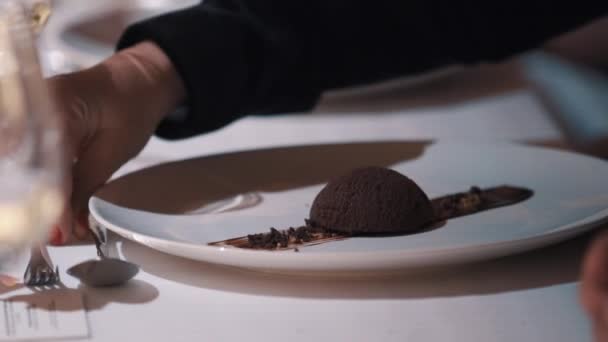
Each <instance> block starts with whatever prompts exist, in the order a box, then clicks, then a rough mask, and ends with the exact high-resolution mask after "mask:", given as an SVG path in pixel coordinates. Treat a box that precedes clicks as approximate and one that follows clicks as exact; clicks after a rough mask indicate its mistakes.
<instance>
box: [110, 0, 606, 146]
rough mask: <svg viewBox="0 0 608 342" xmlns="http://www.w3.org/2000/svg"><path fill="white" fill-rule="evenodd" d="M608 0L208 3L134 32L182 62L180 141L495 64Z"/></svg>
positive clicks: (172, 128)
mask: <svg viewBox="0 0 608 342" xmlns="http://www.w3.org/2000/svg"><path fill="white" fill-rule="evenodd" d="M607 7H608V3H606V2H595V1H591V0H581V1H579V2H577V3H576V4H572V3H566V4H563V3H559V2H558V3H554V2H551V1H548V0H531V1H528V2H526V3H525V4H524V3H522V4H521V5H519V3H515V4H513V3H510V2H494V1H482V0H476V1H469V2H466V3H454V2H453V1H449V0H435V1H427V0H424V1H423V0H412V1H393V0H377V1H370V0H367V1H363V0H330V1H326V0H311V1H282V0H206V1H205V2H204V3H202V4H200V5H198V6H196V7H193V8H190V9H186V10H183V11H179V12H176V13H171V14H168V15H165V16H162V17H159V18H153V19H151V20H149V21H146V22H143V23H140V24H138V25H135V26H133V27H131V28H130V29H129V30H128V31H127V33H126V34H125V36H123V39H122V40H121V42H120V44H119V46H120V47H121V48H124V47H126V46H130V45H132V44H134V43H136V42H138V41H141V40H146V39H151V40H153V41H155V42H156V43H157V44H158V45H159V46H160V47H161V48H162V49H163V50H164V51H165V52H166V53H167V55H168V56H169V57H170V58H171V60H172V61H174V64H175V66H176V69H177V71H178V73H180V75H181V77H182V79H183V80H184V84H185V87H186V90H187V94H188V96H187V100H188V105H189V107H190V114H189V115H188V117H187V118H186V120H184V121H183V122H182V123H180V124H172V123H167V122H164V123H163V124H161V130H160V131H159V133H160V134H161V135H163V136H165V137H169V138H180V137H186V136H189V135H193V134H197V133H202V132H204V131H209V130H212V129H216V128H219V127H221V126H223V125H225V124H227V123H229V122H230V121H232V120H234V119H236V118H238V117H240V116H243V115H247V114H258V113H273V112H289V111H301V110H307V109H309V108H311V107H312V106H313V105H314V103H315V102H316V100H317V99H318V97H319V95H320V94H321V93H322V92H323V91H325V90H327V89H332V88H336V87H344V86H350V85H357V84H361V83H368V82H373V81H379V80H383V79H387V78H391V77H397V76H401V75H406V74H412V73H417V72H423V71H426V70H429V69H431V68H434V67H439V66H443V65H446V64H453V63H477V62H481V61H493V60H498V59H501V58H505V57H508V56H510V55H513V54H516V53H519V52H522V51H525V50H527V49H530V48H533V47H536V46H538V45H539V44H541V43H542V42H543V41H544V40H546V39H548V38H550V37H552V36H554V35H557V34H559V33H562V32H565V31H568V30H571V29H574V28H576V27H577V26H578V25H581V24H583V23H585V22H586V21H588V20H591V19H593V18H595V17H599V16H601V15H602V14H604V13H606V11H607Z"/></svg>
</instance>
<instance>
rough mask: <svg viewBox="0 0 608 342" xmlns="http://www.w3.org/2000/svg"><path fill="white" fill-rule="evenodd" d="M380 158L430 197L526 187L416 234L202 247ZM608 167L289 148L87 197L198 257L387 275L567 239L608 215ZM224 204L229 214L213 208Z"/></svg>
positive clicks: (410, 149) (420, 146)
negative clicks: (294, 245)
mask: <svg viewBox="0 0 608 342" xmlns="http://www.w3.org/2000/svg"><path fill="white" fill-rule="evenodd" d="M366 165H378V166H387V167H390V168H392V169H395V170H397V171H399V172H401V173H403V174H406V175H408V176H409V177H410V178H412V179H414V180H415V181H416V182H417V183H418V184H419V185H420V186H421V187H422V189H424V190H425V191H426V192H427V194H428V195H429V197H431V198H433V197H436V196H440V195H444V194H447V193H452V192H458V191H463V190H467V189H468V188H469V187H470V186H472V185H478V186H481V187H489V186H496V185H502V184H510V185H516V186H523V187H527V188H530V189H533V190H534V192H535V194H534V196H533V197H532V198H530V199H528V200H527V201H525V202H522V203H519V204H517V205H513V206H509V207H503V208H498V209H493V210H490V211H486V212H482V213H478V214H475V215H471V216H466V217H461V218H457V219H451V220H449V221H448V222H447V223H446V224H445V225H443V226H441V227H439V228H436V229H433V230H428V231H425V232H422V233H418V234H412V235H400V236H383V237H357V238H350V239H346V240H343V241H334V242H329V243H324V244H320V245H316V246H309V247H305V248H301V249H300V251H299V253H295V252H294V251H283V252H270V251H253V250H243V249H237V248H221V247H214V246H209V245H207V244H208V243H209V242H214V241H218V240H224V239H229V238H233V237H238V236H244V235H247V234H251V233H258V232H264V231H267V230H268V228H269V227H277V228H287V227H289V226H296V225H299V224H301V223H302V222H303V220H304V218H306V217H308V211H309V209H310V204H311V202H312V201H313V199H314V197H315V195H316V193H317V192H318V191H319V190H320V189H321V188H322V186H323V184H324V183H326V182H327V180H329V179H330V178H331V177H334V176H336V175H339V174H342V173H344V172H347V171H348V170H350V169H352V168H355V167H360V166H366ZM607 174H608V163H606V162H604V161H601V160H597V159H594V158H590V157H586V156H582V155H578V154H574V153H568V152H562V151H557V150H549V149H543V148H538V147H527V146H519V145H492V144H467V143H432V142H376V143H357V144H340V145H315V146H299V147H284V148H276V149H268V150H255V151H245V152H238V153H232V154H223V155H215V156H208V157H202V158H196V159H190V160H184V161H179V162H174V163H168V164H163V165H159V166H155V167H152V168H149V169H145V170H141V171H138V172H135V173H133V174H130V175H127V176H125V177H122V178H120V179H117V180H115V181H113V182H111V183H110V184H108V185H107V186H106V187H105V188H104V189H102V191H101V192H99V193H98V195H97V196H95V197H93V198H92V199H91V201H90V203H89V206H90V210H91V214H92V216H93V218H94V219H95V220H96V221H97V222H98V223H100V224H101V225H103V226H105V227H106V228H108V229H110V230H112V231H114V232H116V233H118V234H119V235H121V236H123V237H125V238H127V239H131V240H134V241H137V242H139V243H141V244H144V245H146V246H149V247H151V248H154V249H157V250H160V251H163V252H166V253H169V254H173V255H177V256H182V257H186V258H191V259H195V260H201V261H206V262H211V263H217V264H224V265H231V266H237V267H245V268H254V269H260V270H267V271H268V270H270V271H280V272H319V271H321V272H324V271H332V272H360V271H387V270H396V269H404V268H412V267H426V266H431V265H446V264H452V263H463V262H469V261H474V260H482V259H488V258H495V257H499V256H505V255H509V254H512V253H518V252H522V251H525V250H529V249H533V248H538V247H541V246H545V245H548V244H551V243H555V242H558V241H562V240H564V239H567V238H569V237H572V236H574V235H576V234H580V233H582V232H584V231H586V230H589V229H590V228H592V227H594V226H597V225H598V224H600V223H602V222H603V221H604V220H605V218H606V217H607V216H608V182H606V181H605V175H607ZM226 205H228V207H231V208H232V210H229V211H223V212H220V213H218V212H217V209H218V208H220V207H222V206H224V208H225V206H226Z"/></svg>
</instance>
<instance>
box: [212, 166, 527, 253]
mask: <svg viewBox="0 0 608 342" xmlns="http://www.w3.org/2000/svg"><path fill="white" fill-rule="evenodd" d="M532 195H533V191H532V190H529V189H525V188H520V187H514V186H508V185H503V186H498V187H493V188H487V189H481V188H479V187H476V186H473V187H471V189H470V190H469V191H467V192H461V193H455V194H449V195H446V196H441V197H438V198H435V199H433V200H429V198H428V196H427V195H426V194H425V193H424V191H422V189H421V188H420V187H419V186H418V185H417V184H416V183H415V182H414V181H413V180H411V179H409V178H408V177H406V176H404V175H402V174H400V173H399V172H396V171H394V170H391V169H387V168H382V167H366V168H361V169H355V170H353V171H351V172H350V173H348V174H346V175H343V176H341V177H338V178H336V179H334V180H332V181H331V182H329V183H328V184H327V185H326V186H325V187H324V188H323V189H322V190H321V191H320V192H319V194H317V196H316V198H315V200H314V201H313V204H312V206H311V209H310V218H309V219H307V220H305V225H303V226H301V227H298V228H293V227H290V228H289V229H284V230H278V229H275V228H271V229H270V232H268V233H260V234H251V235H248V236H243V237H237V238H234V239H229V240H224V241H218V242H213V243H210V244H209V245H214V246H233V247H240V248H249V249H263V250H284V249H296V251H297V247H299V246H305V245H314V244H319V243H324V242H329V241H336V240H342V239H346V238H349V237H353V236H358V235H374V234H411V233H415V232H419V231H421V230H424V229H425V228H427V227H429V226H430V225H433V224H436V223H438V222H441V221H445V220H448V219H450V218H455V217H459V216H465V215H470V214H475V213H477V212H480V211H484V210H489V209H492V208H498V207H502V206H507V205H512V204H515V203H519V202H521V201H524V200H526V199H528V198H530V197H531V196H532Z"/></svg>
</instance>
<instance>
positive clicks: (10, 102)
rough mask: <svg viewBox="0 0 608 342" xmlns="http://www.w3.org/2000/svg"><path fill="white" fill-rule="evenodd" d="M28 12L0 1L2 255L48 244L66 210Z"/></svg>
mask: <svg viewBox="0 0 608 342" xmlns="http://www.w3.org/2000/svg"><path fill="white" fill-rule="evenodd" d="M30 9H31V8H30ZM30 9H27V8H26V7H24V4H23V3H22V2H20V1H13V0H0V254H2V252H4V253H6V252H7V251H14V250H16V249H22V248H23V247H25V246H27V245H35V244H38V243H41V242H44V241H46V236H47V234H48V232H49V230H50V228H51V227H52V225H53V224H55V223H56V222H57V220H58V218H59V216H60V214H61V212H62V210H63V208H64V199H65V196H64V194H63V193H62V188H63V186H62V182H63V174H64V173H63V149H62V143H61V142H62V135H61V133H62V130H61V125H60V122H59V120H58V117H57V116H56V111H55V109H54V106H53V103H52V101H51V97H50V95H49V92H48V89H47V87H46V83H45V81H44V79H43V77H42V73H41V70H40V65H39V62H38V56H37V51H36V48H35V38H34V34H33V30H32V28H33V27H35V25H34V23H33V18H32V14H31V12H29V10H30ZM1 263H2V262H1V261H0V264H1Z"/></svg>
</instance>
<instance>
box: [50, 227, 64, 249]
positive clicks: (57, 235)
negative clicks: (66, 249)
mask: <svg viewBox="0 0 608 342" xmlns="http://www.w3.org/2000/svg"><path fill="white" fill-rule="evenodd" d="M50 242H51V244H52V245H55V246H59V245H62V244H63V233H62V232H61V229H59V227H57V226H55V227H53V232H52V233H51V239H50Z"/></svg>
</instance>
